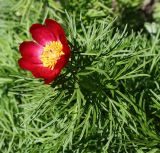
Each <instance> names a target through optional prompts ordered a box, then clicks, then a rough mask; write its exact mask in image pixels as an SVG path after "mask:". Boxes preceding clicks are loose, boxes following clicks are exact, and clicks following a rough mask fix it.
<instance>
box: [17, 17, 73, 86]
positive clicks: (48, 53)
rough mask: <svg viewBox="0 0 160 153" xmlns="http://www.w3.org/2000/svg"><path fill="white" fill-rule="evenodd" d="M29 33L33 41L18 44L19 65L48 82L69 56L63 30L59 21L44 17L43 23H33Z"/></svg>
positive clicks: (58, 72) (59, 70) (57, 72)
mask: <svg viewBox="0 0 160 153" xmlns="http://www.w3.org/2000/svg"><path fill="white" fill-rule="evenodd" d="M30 33H31V34H32V38H33V39H34V41H24V42H22V43H21V44H20V46H19V50H20V53H21V56H22V58H21V59H20V60H19V61H18V63H19V66H20V67H21V68H22V69H25V70H29V71H31V72H32V74H33V75H34V76H35V77H36V78H43V79H44V81H45V83H47V84H49V83H51V82H52V81H53V80H54V79H55V78H56V77H57V76H58V75H59V74H60V72H61V70H62V68H63V67H64V66H65V65H66V64H67V62H68V59H69V57H70V48H69V46H68V42H67V39H66V36H65V32H64V30H63V28H62V27H61V25H60V24H59V23H57V22H56V21H54V20H51V19H46V20H45V25H41V24H33V25H32V26H31V27H30Z"/></svg>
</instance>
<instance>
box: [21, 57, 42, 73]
mask: <svg viewBox="0 0 160 153" xmlns="http://www.w3.org/2000/svg"><path fill="white" fill-rule="evenodd" d="M18 64H19V66H20V67H21V68H22V69H25V70H29V71H32V70H33V69H34V68H35V67H37V66H38V65H40V64H34V63H32V62H31V61H28V60H25V59H24V58H21V59H20V60H19V61H18Z"/></svg>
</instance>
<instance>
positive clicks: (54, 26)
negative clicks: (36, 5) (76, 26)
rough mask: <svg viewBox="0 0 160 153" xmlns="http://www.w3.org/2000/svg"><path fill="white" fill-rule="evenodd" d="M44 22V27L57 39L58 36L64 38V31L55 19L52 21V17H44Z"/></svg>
mask: <svg viewBox="0 0 160 153" xmlns="http://www.w3.org/2000/svg"><path fill="white" fill-rule="evenodd" d="M45 24H46V27H47V28H48V29H49V30H50V31H51V32H52V33H53V35H54V36H55V37H56V38H57V40H59V38H60V37H64V38H66V36H65V32H64V30H63V28H62V27H61V25H60V24H59V23H57V22H56V21H54V20H52V19H46V20H45Z"/></svg>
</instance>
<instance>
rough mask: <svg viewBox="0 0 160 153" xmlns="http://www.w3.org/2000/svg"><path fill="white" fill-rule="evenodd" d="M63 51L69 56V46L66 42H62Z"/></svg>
mask: <svg viewBox="0 0 160 153" xmlns="http://www.w3.org/2000/svg"><path fill="white" fill-rule="evenodd" d="M61 42H62V41H61ZM63 52H64V53H65V55H66V56H68V57H70V48H69V46H68V44H67V43H63Z"/></svg>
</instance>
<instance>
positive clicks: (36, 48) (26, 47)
mask: <svg viewBox="0 0 160 153" xmlns="http://www.w3.org/2000/svg"><path fill="white" fill-rule="evenodd" d="M19 50H20V52H21V55H22V57H24V58H30V57H37V58H38V57H39V55H41V53H42V51H43V47H42V46H40V45H38V44H37V43H35V42H33V41H24V42H23V43H21V45H20V46H19Z"/></svg>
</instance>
